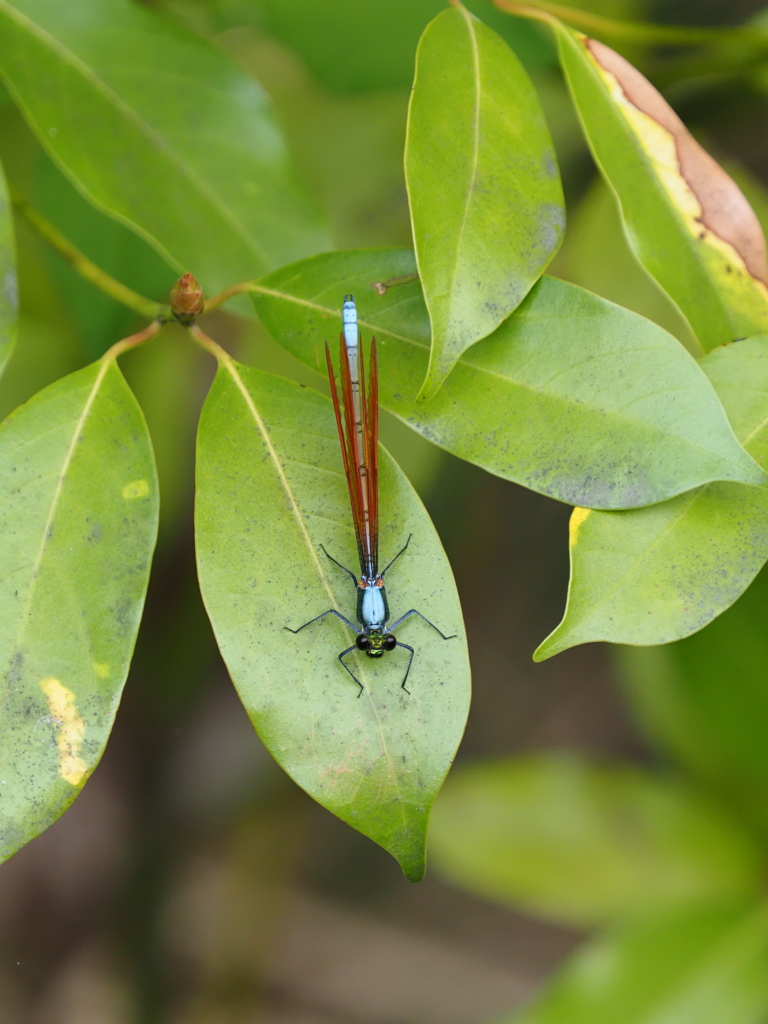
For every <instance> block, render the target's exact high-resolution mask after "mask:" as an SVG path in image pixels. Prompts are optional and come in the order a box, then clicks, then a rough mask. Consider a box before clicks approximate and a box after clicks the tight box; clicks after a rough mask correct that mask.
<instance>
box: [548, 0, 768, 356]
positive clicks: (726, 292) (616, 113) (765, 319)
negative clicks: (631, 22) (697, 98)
mask: <svg viewBox="0 0 768 1024" xmlns="http://www.w3.org/2000/svg"><path fill="white" fill-rule="evenodd" d="M553 24H555V25H556V31H557V38H558V44H559V50H560V59H561V62H562V65H563V70H564V72H565V76H566V79H567V81H568V85H569V88H570V90H571V95H572V97H573V101H574V103H575V105H576V109H577V111H578V113H579V117H580V118H581V122H582V125H583V127H584V131H585V134H586V136H587V141H588V143H589V145H590V147H591V149H592V153H593V155H594V157H595V160H596V162H597V164H598V166H599V167H600V169H601V171H602V173H603V174H604V176H605V178H606V179H607V180H608V182H609V183H610V184H611V186H612V188H613V189H614V190H615V192H616V195H617V197H618V200H619V204H620V206H621V211H622V216H623V219H624V224H625V227H626V231H627V236H628V238H629V241H630V244H631V245H632V248H633V249H634V252H635V254H636V256H637V258H638V259H639V260H640V262H641V263H642V264H643V266H644V267H645V268H646V269H647V270H648V271H649V273H650V274H652V276H653V277H655V278H656V280H657V281H658V282H659V284H660V285H661V286H662V288H663V289H664V290H665V291H666V292H667V294H668V295H669V296H670V297H671V298H672V299H673V300H674V301H675V302H676V303H677V305H678V306H679V308H680V310H681V312H682V313H683V315H684V316H685V317H686V318H687V319H688V322H689V323H690V325H691V327H692V328H693V331H694V333H695V334H696V336H697V337H698V339H699V341H700V342H701V344H702V346H703V347H704V348H705V349H711V348H714V347H715V346H717V345H722V344H724V343H725V342H729V341H734V340H735V339H737V338H743V337H745V336H747V335H750V334H760V333H763V332H765V331H766V330H768V260H767V259H766V248H765V238H764V236H763V232H762V229H761V227H760V223H759V221H758V219H757V217H756V216H755V213H754V211H753V210H752V208H751V206H750V205H749V203H748V202H747V200H746V199H745V198H744V195H743V194H742V192H741V191H740V190H739V188H738V186H737V185H736V183H735V182H734V181H733V179H732V178H730V177H729V176H728V175H727V174H726V172H725V171H724V170H723V169H722V167H720V166H719V164H717V163H716V162H715V161H714V160H713V159H712V157H711V156H709V154H708V153H706V152H705V151H704V150H703V149H702V148H701V146H700V145H699V144H698V143H697V142H696V140H695V139H694V138H693V136H692V135H691V134H690V133H689V132H688V130H687V129H686V127H685V125H684V124H683V123H682V121H681V120H680V118H679V117H678V116H677V115H676V114H675V112H674V111H673V110H672V109H671V107H670V106H669V105H668V104H667V102H666V101H665V100H664V99H663V97H662V96H661V95H660V94H659V93H658V92H657V91H656V89H654V87H653V86H652V85H651V84H650V82H648V81H647V79H645V78H644V77H643V75H641V74H640V72H639V71H637V70H636V69H635V68H634V67H632V65H631V64H629V63H628V62H627V61H626V60H625V59H624V58H623V57H621V56H619V54H617V53H615V52H614V51H613V50H611V49H610V48H609V47H607V46H605V45H604V44H603V43H600V42H597V40H594V39H588V38H587V37H586V36H583V35H581V34H580V33H577V32H573V31H571V30H570V29H568V28H566V27H565V26H564V25H562V24H560V23H557V22H554V19H553Z"/></svg>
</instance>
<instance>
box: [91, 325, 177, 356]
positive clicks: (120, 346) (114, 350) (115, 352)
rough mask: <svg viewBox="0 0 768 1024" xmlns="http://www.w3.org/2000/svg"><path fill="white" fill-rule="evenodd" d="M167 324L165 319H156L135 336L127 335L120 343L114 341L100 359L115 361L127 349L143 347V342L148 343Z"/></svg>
mask: <svg viewBox="0 0 768 1024" xmlns="http://www.w3.org/2000/svg"><path fill="white" fill-rule="evenodd" d="M167 323H168V318H167V317H165V316H158V317H156V318H155V319H154V320H153V321H152V323H151V324H149V325H148V326H147V327H145V328H144V330H143V331H137V332H136V334H129V335H128V337H127V338H123V339H122V340H121V341H116V342H115V344H114V345H112V346H111V348H108V349H107V351H106V352H105V353H104V355H103V356H102V357H101V358H102V359H104V360H108V359H117V357H118V356H121V355H122V354H123V352H127V351H128V349H131V348H136V346H137V345H143V344H144V342H145V341H149V339H150V338H154V336H155V335H156V334H157V332H158V331H159V330H160V329H161V327H164V326H165V324H167Z"/></svg>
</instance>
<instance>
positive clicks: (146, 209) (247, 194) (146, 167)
mask: <svg viewBox="0 0 768 1024" xmlns="http://www.w3.org/2000/svg"><path fill="white" fill-rule="evenodd" d="M0 73H2V76H3V77H4V79H5V81H6V83H7V85H8V88H9V90H10V91H11V93H12V94H13V96H14V98H15V99H16V101H17V103H18V104H19V106H20V107H21V109H22V111H23V112H24V115H25V117H26V118H27V120H28V121H29V123H30V125H31V127H32V128H33V129H34V131H35V132H36V134H37V135H38V138H39V139H40V141H41V143H42V144H43V145H44V146H45V148H46V149H47V150H48V152H49V153H50V154H51V156H52V157H53V159H54V160H55V161H56V162H57V163H58V164H59V166H60V167H61V168H62V169H63V170H64V172H65V173H66V174H67V175H68V176H69V177H70V178H71V180H72V181H73V182H74V183H75V185H77V187H78V188H79V189H80V190H81V191H82V192H83V193H84V194H85V195H86V197H87V198H88V199H90V201H91V202H93V203H95V204H96V205H97V206H100V207H101V208H103V209H104V210H106V211H107V212H108V213H110V214H111V215H112V216H114V217H116V218H117V219H119V220H122V221H124V222H125V223H127V224H128V225H129V226H130V227H132V228H133V229H134V230H135V231H137V232H138V233H139V234H141V235H143V236H144V237H145V238H146V239H147V240H148V241H149V242H151V243H152V244H153V245H154V246H155V247H156V248H157V250H158V251H159V252H160V253H161V254H162V255H163V256H164V257H165V258H166V259H167V260H168V262H169V263H170V264H171V266H173V267H175V268H176V269H177V270H188V269H189V270H192V271H194V273H195V275H196V276H197V277H198V278H199V279H200V280H201V281H202V283H203V285H204V287H205V288H206V290H207V291H208V292H213V291H217V290H219V289H221V288H224V287H226V286H228V285H231V284H232V283H233V282H235V281H241V280H247V279H248V278H251V277H254V276H256V275H257V274H260V273H263V272H264V271H265V270H267V269H269V268H270V267H273V266H278V265H280V264H281V263H284V262H286V261H287V260H290V259H296V258H298V257H299V256H303V255H306V254H308V253H310V252H316V251H317V250H318V249H322V248H323V247H325V246H326V245H327V238H326V235H325V232H324V228H323V226H322V223H321V219H320V217H319V215H318V213H317V211H316V209H315V206H314V203H313V202H312V201H311V200H310V199H309V198H308V196H307V195H306V194H305V193H304V191H303V188H302V186H301V185H300V183H299V182H298V179H297V176H296V172H295V171H294V169H293V166H292V164H291V161H290V159H289V157H288V154H287V152H286V148H285V145H284V143H283V140H282V138H281V135H280V132H279V129H278V127H277V124H276V122H275V119H274V116H273V114H272V111H271V107H270V104H269V101H268V100H267V97H266V96H265V94H264V92H263V91H262V90H261V88H260V87H259V86H258V85H257V84H256V83H255V82H253V81H252V80H250V79H249V78H247V77H246V76H245V75H244V74H243V73H242V72H240V71H239V70H237V68H235V66H234V65H233V64H230V63H229V61H228V60H227V59H226V58H225V57H224V56H223V55H222V54H221V53H219V52H218V51H217V50H216V49H214V48H213V47H211V46H209V45H208V44H207V43H205V42H204V41H203V40H201V39H199V38H197V37H196V36H194V35H192V34H191V33H188V32H186V31H185V30H183V29H181V28H180V27H177V26H175V25H173V24H172V23H171V22H169V21H167V20H165V19H163V18H160V17H158V16H157V15H155V14H153V13H152V12H151V11H150V10H147V9H145V8H143V7H141V6H140V5H139V4H136V3H129V2H127V0H78V2H77V3H76V4H69V3H63V4H62V3H59V2H58V0H13V2H10V0H0Z"/></svg>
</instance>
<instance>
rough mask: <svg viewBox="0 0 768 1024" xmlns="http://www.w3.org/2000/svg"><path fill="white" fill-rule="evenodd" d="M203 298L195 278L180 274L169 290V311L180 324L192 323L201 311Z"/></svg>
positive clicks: (203, 302)
mask: <svg viewBox="0 0 768 1024" xmlns="http://www.w3.org/2000/svg"><path fill="white" fill-rule="evenodd" d="M204 305H205V298H204V296H203V289H202V288H201V287H200V285H199V284H198V282H197V278H195V277H193V276H192V275H191V274H189V273H187V274H182V276H181V277H180V278H179V279H178V281H177V282H176V284H175V285H174V286H173V289H172V290H171V311H172V313H173V315H174V316H175V317H176V319H177V320H178V321H179V322H180V323H182V324H193V323H194V322H195V320H197V318H198V317H199V316H200V314H201V313H202V312H203V307H204Z"/></svg>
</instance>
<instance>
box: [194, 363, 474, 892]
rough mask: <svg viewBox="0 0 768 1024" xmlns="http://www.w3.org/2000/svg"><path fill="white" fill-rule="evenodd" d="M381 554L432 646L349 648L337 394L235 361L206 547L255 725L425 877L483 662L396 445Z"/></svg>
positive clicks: (223, 411) (213, 436)
mask: <svg viewBox="0 0 768 1024" xmlns="http://www.w3.org/2000/svg"><path fill="white" fill-rule="evenodd" d="M380 471H381V510H382V517H383V518H382V524H381V541H380V547H381V553H382V561H385V560H389V559H391V558H392V557H394V555H395V554H397V552H398V550H399V549H400V548H401V547H402V546H403V544H404V543H405V542H406V540H407V539H408V536H409V535H410V534H413V540H412V541H411V543H410V546H409V548H408V550H407V552H405V554H403V556H402V557H401V558H400V559H399V561H398V563H397V565H396V566H395V567H393V569H392V570H391V574H390V575H389V576H388V577H387V584H388V588H389V595H388V596H389V603H390V606H391V608H392V619H393V620H394V619H396V618H398V617H399V616H400V615H402V614H404V613H405V612H407V611H408V610H409V609H411V608H417V609H418V610H419V611H421V612H423V613H424V615H426V616H427V617H428V618H429V619H430V620H431V621H432V622H434V623H435V624H436V625H437V626H439V628H440V629H441V630H442V631H443V632H444V633H446V634H450V633H459V634H460V636H459V638H456V639H453V640H443V639H441V637H439V636H438V635H437V633H436V632H435V631H434V630H432V629H430V628H429V626H427V625H426V624H425V623H424V622H422V621H421V620H419V619H417V618H416V617H415V616H413V617H411V619H410V620H409V621H408V623H406V624H404V625H403V626H402V627H401V629H399V630H398V639H399V640H401V641H403V642H405V643H408V644H410V645H411V646H413V647H414V648H415V651H416V653H415V656H414V660H413V666H412V668H411V672H410V675H409V677H408V687H409V689H410V690H411V694H410V696H409V695H408V693H406V692H405V691H404V690H403V689H402V688H401V682H402V681H403V678H404V675H405V671H406V666H407V652H405V651H403V650H400V649H398V650H396V651H395V652H394V653H393V654H391V655H387V657H386V658H385V659H383V660H382V661H375V662H370V661H369V662H367V663H366V659H365V658H364V657H363V655H362V654H358V653H356V652H355V653H353V654H351V655H350V657H349V664H350V667H351V668H353V670H354V672H355V674H356V675H357V676H358V678H360V680H361V681H362V682H363V683H364V691H363V692H362V695H361V696H360V698H359V699H358V688H357V687H356V685H355V683H354V682H353V680H352V679H351V678H350V677H349V675H348V674H347V672H346V671H345V670H344V668H343V667H342V666H341V665H340V664H339V661H338V658H337V655H338V654H339V653H340V652H341V651H343V650H345V649H346V648H348V647H350V645H354V634H352V633H351V632H350V630H349V629H348V628H347V627H346V626H344V625H343V624H342V623H341V622H340V621H339V620H338V619H336V618H335V617H334V616H328V618H327V619H324V620H322V621H320V622H316V623H313V624H312V625H311V626H308V627H307V628H306V629H305V630H303V631H302V632H300V633H298V634H296V635H293V634H291V633H290V632H288V631H287V630H286V627H290V628H292V629H296V628H298V627H299V626H302V625H303V624H304V623H306V622H307V621H308V620H310V619H312V618H313V617H314V616H316V615H320V614H321V613H323V612H325V611H326V610H327V609H328V608H336V609H339V610H340V611H341V612H342V614H344V615H346V616H347V618H351V619H354V615H355V600H356V598H355V588H354V586H353V585H352V583H351V582H350V580H349V579H348V577H346V576H345V574H344V573H343V572H342V571H341V570H340V569H339V568H338V567H336V566H335V565H333V563H332V562H331V561H330V560H329V559H328V558H326V557H325V555H324V554H323V552H322V550H321V549H320V545H321V544H322V545H324V546H325V547H326V549H327V551H328V552H329V553H330V554H331V555H333V557H334V558H337V559H338V560H339V561H340V562H341V563H342V564H344V565H347V566H349V567H351V568H352V569H353V570H355V569H356V546H355V542H354V535H353V532H352V518H351V513H350V510H349V499H348V495H347V489H346V481H345V479H344V476H343V472H342V463H341V454H340V450H339V442H338V437H337V434H336V424H335V420H334V416H333V411H332V407H331V403H330V402H329V401H328V399H326V398H324V397H323V396H321V395H318V394H316V393H315V392H314V391H311V390H309V389H307V388H302V387H300V386H298V385H296V384H293V383H291V382H289V381H286V380H283V379H282V378H280V377H274V376H272V375H271V374H265V373H262V372H260V371H258V370H254V369H249V368H247V367H243V366H238V365H237V364H235V363H232V362H231V361H229V360H225V361H224V362H223V363H222V365H221V366H220V368H219V372H218V374H217V376H216V380H215V381H214V384H213V387H212V389H211V392H210V394H209V396H208V399H207V401H206V404H205V407H204V410H203V415H202V419H201V422H200V433H199V439H198V471H197V487H198V491H197V506H196V528H197V552H198V567H199V574H200V582H201V587H202V592H203V599H204V601H205V605H206V608H207V610H208V614H209V616H210V619H211V622H212V624H213V628H214V632H215V633H216V638H217V641H218V643H219V647H220V648H221V652H222V654H223V656H224V660H225V661H226V663H227V667H228V668H229V671H230V674H231V676H232V679H233V681H234V683H235V685H236V687H237V689H238V692H239V694H240V697H241V699H242V701H243V704H244V705H245V708H246V710H247V712H248V714H249V715H250V717H251V720H252V722H253V724H254V727H255V729H256V731H257V732H258V733H259V735H260V736H261V738H262V740H263V741H264V743H265V744H266V745H267V747H268V748H269V750H270V751H271V752H272V754H273V756H274V757H275V758H276V760H277V761H278V762H279V763H280V764H281V765H282V767H283V768H284V769H285V770H286V771H287V772H288V774H289V775H290V776H291V777H292V778H293V779H294V780H295V781H296V782H297V783H298V784H299V785H300V786H301V787H302V788H303V789H305V790H306V791H307V792H308V793H309V794H310V795H311V796H312V797H314V799H315V800H317V801H318V802H319V803H321V804H322V805H323V806H324V807H327V808H328V809H329V810H331V811H333V813H334V814H336V815H338V816H339V817H340V818H342V819H343V820H344V821H346V822H348V823H349V824H350V825H352V826H354V827H355V828H357V829H359V830H360V831H361V832H363V833H365V834H366V835H367V836H369V837H370V838H371V839H374V840H375V841H376V842H377V843H379V844H380V845H381V846H383V847H384V848H385V849H386V850H388V851H389V852H390V853H391V854H392V855H393V856H394V857H396V858H397V860H398V861H399V862H400V864H401V866H402V868H403V871H404V872H405V874H406V876H407V877H408V878H409V879H411V881H418V880H419V879H420V878H421V877H422V875H423V874H424V843H425V831H426V823H427V816H428V814H429V809H430V805H431V803H432V801H433V799H434V796H435V793H436V792H437V790H438V789H439V787H440V785H441V783H442V781H443V778H444V776H445V774H446V772H447V771H448V768H449V766H450V764H451V760H452V758H453V755H454V753H455V751H456V747H457V746H458V743H459V740H460V739H461V734H462V732H463V730H464V723H465V721H466V716H467V711H468V707H469V664H468V660H467V653H466V647H465V642H464V639H463V632H462V624H461V611H460V608H459V603H458V598H457V595H456V590H455V586H454V583H453V578H452V576H451V571H450V567H449V565H448V562H447V560H446V558H445V554H444V552H443V550H442V547H441V546H440V541H439V539H438V537H437V534H436V533H435V531H434V528H433V527H432V525H431V522H430V520H429V518H428V516H427V514H426V512H425V510H424V508H423V506H422V505H421V502H420V501H419V499H418V497H417V496H416V494H415V492H414V491H413V490H412V488H411V487H410V485H409V484H408V481H407V480H406V479H405V477H404V476H403V474H402V473H401V472H400V470H399V469H398V468H397V466H396V465H395V464H394V462H393V461H392V460H391V459H390V458H389V456H388V455H387V454H386V452H384V451H383V450H382V452H381V467H380Z"/></svg>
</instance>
